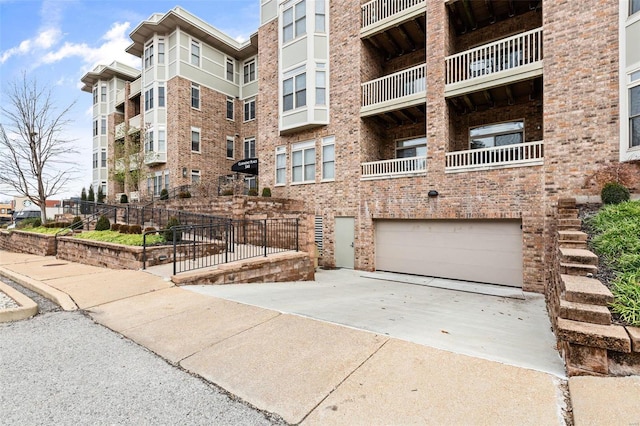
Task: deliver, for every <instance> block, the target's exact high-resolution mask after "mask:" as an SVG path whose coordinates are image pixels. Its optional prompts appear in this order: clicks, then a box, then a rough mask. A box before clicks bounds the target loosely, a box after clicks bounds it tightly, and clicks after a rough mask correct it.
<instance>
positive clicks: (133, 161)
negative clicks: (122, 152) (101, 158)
mask: <svg viewBox="0 0 640 426" xmlns="http://www.w3.org/2000/svg"><path fill="white" fill-rule="evenodd" d="M124 160H125V158H124V157H120V158H118V159H116V163H115V171H116V172H118V173H120V172H123V171H124V169H125V164H124ZM138 160H139V157H138V154H131V155H130V156H129V170H130V171H131V170H138Z"/></svg>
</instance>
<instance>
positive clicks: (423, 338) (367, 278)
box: [184, 269, 565, 377]
mask: <svg viewBox="0 0 640 426" xmlns="http://www.w3.org/2000/svg"><path fill="white" fill-rule="evenodd" d="M396 279H397V280H398V281H392V280H396ZM402 281H405V282H402ZM431 281H433V279H428V278H420V277H416V278H414V279H412V278H411V277H407V276H403V275H397V276H394V274H371V273H364V272H361V271H353V270H347V269H338V270H318V271H317V273H316V280H315V281H313V282H296V283H267V284H237V285H224V286H212V285H211V286H206V285H199V286H185V287H184V288H185V289H188V290H191V291H194V292H197V293H201V294H206V295H211V296H215V297H219V298H223V299H227V300H232V301H236V302H240V303H244V304H248V305H254V306H259V307H263V308H268V309H273V310H277V311H279V312H282V313H289V314H296V315H300V316H304V317H309V318H313V319H317V320H322V321H326V322H330V323H335V324H341V325H345V326H348V327H353V328H356V329H362V330H368V331H372V332H375V333H378V334H382V335H387V336H390V337H395V338H398V339H402V340H406V341H409V342H414V343H418V344H421V345H425V346H429V347H433V348H437V349H443V350H446V351H450V352H454V353H458V354H464V355H469V356H473V357H477V358H482V359H487V360H492V361H497V362H501V363H504V364H508V365H513V366H517V367H524V368H529V369H532V370H537V371H542V372H546V373H550V374H553V375H556V376H558V377H565V370H564V365H563V362H562V360H561V358H560V356H559V354H558V351H557V350H556V348H555V345H556V340H555V336H554V335H553V332H552V331H551V324H550V322H549V317H548V315H547V310H546V305H545V301H544V296H543V295H541V294H536V293H523V292H522V291H520V290H518V289H509V288H506V289H504V291H503V290H501V289H499V288H497V289H496V288H495V287H494V286H486V285H482V284H481V285H474V284H471V285H470V286H471V290H473V288H474V287H480V288H482V287H483V286H484V287H485V289H486V290H488V292H489V293H492V292H493V293H495V294H501V292H502V293H504V295H505V296H507V297H505V296H495V295H486V294H477V293H472V292H468V291H460V288H461V286H464V285H465V284H464V283H460V282H456V281H451V282H449V283H448V282H447V281H449V280H441V279H438V280H435V281H433V282H431ZM425 284H429V285H425ZM430 285H437V286H438V287H444V288H435V287H432V286H430ZM446 287H451V288H455V289H456V290H451V289H447V288H446ZM494 289H495V292H494Z"/></svg>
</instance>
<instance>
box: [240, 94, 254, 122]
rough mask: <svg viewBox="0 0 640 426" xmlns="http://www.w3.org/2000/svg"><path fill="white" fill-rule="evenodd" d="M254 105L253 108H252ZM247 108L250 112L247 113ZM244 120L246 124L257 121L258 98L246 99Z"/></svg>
mask: <svg viewBox="0 0 640 426" xmlns="http://www.w3.org/2000/svg"><path fill="white" fill-rule="evenodd" d="M252 105H253V108H252ZM247 108H249V110H248V111H247ZM242 109H243V118H244V122H245V123H246V122H247V121H253V120H255V119H256V98H250V99H245V100H244V104H243V108H242Z"/></svg>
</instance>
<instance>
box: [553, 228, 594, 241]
mask: <svg viewBox="0 0 640 426" xmlns="http://www.w3.org/2000/svg"><path fill="white" fill-rule="evenodd" d="M587 238H588V235H587V234H585V233H584V232H582V231H570V230H560V231H558V239H559V240H562V241H587Z"/></svg>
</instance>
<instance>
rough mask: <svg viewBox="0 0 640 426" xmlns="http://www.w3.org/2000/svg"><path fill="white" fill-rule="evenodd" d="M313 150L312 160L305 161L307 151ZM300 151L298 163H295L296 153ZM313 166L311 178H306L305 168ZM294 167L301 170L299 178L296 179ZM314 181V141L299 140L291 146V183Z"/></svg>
mask: <svg viewBox="0 0 640 426" xmlns="http://www.w3.org/2000/svg"><path fill="white" fill-rule="evenodd" d="M308 151H313V162H307V152H308ZM297 153H301V156H300V158H301V160H302V162H301V163H300V164H297V163H296V154H297ZM311 167H312V168H313V179H307V178H306V176H307V168H311ZM296 168H300V169H301V171H302V175H301V180H296V173H295V172H296ZM315 181H316V142H315V141H307V142H300V143H297V144H294V145H292V146H291V184H292V185H294V184H308V183H315Z"/></svg>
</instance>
